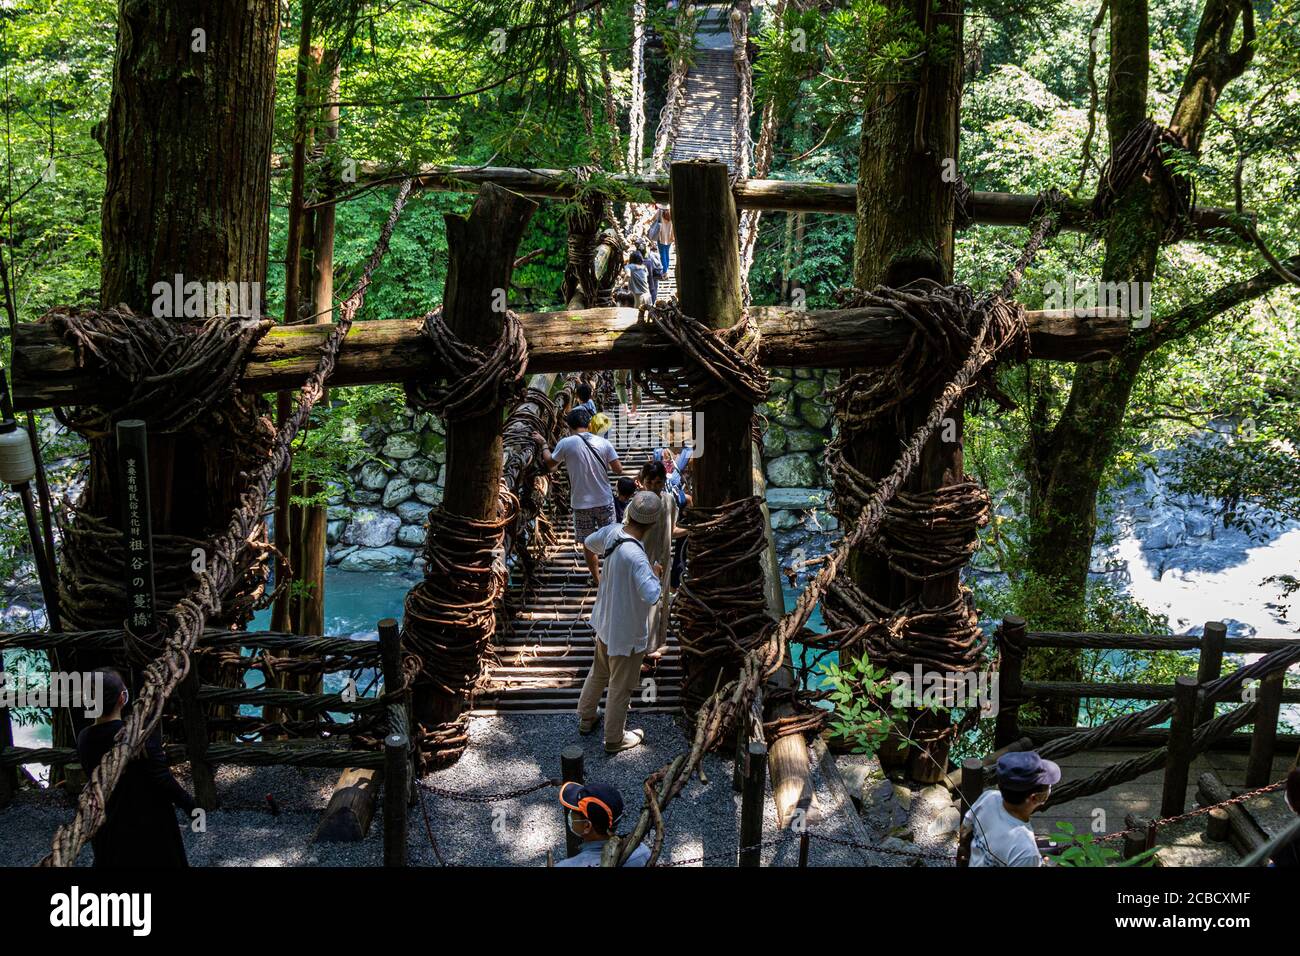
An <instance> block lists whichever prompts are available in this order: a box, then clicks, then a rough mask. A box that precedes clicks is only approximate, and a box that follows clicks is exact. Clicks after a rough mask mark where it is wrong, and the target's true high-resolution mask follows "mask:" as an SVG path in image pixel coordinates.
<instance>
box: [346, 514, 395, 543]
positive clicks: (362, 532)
mask: <svg viewBox="0 0 1300 956" xmlns="http://www.w3.org/2000/svg"><path fill="white" fill-rule="evenodd" d="M401 524H402V519H401V518H399V517H398V516H397V515H395V514H393V513H392V512H390V511H378V510H376V509H374V508H359V509H357V512H356V514H355V515H353V516H352V522H351V524H349V525H348V528H347V530H346V531H345V532H344V533H343V536H342V537H341V538H340V539H339V540H340V541H342V542H343V544H355V545H358V546H359V547H361V548H372V549H373V548H383V547H386V546H387V545H390V544H392V543H393V539H394V538H395V537H397V529H398V528H399V527H401Z"/></svg>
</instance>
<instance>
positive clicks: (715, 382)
mask: <svg viewBox="0 0 1300 956" xmlns="http://www.w3.org/2000/svg"><path fill="white" fill-rule="evenodd" d="M651 315H652V318H653V321H654V324H655V327H656V328H657V329H658V330H659V331H660V332H662V333H663V334H664V336H666V337H667V338H668V339H669V340H670V341H671V342H673V344H675V345H676V346H677V347H678V348H679V349H681V350H682V353H683V354H684V355H685V356H686V359H687V362H686V368H685V376H684V377H683V376H682V373H681V371H680V370H678V369H653V368H652V369H640V370H638V371H637V373H636V374H637V379H638V381H640V382H641V384H643V385H644V386H645V387H646V389H647V391H649V392H651V393H652V394H654V395H655V396H657V397H659V398H661V399H662V400H664V401H667V402H669V403H671V404H679V405H682V404H694V406H695V407H696V408H700V407H702V406H705V405H708V404H709V403H711V402H715V401H717V400H718V399H720V398H724V397H727V396H734V397H735V398H738V399H740V400H741V401H743V402H744V403H745V404H747V405H758V404H761V403H762V402H765V401H767V393H768V387H769V385H770V382H771V377H770V376H769V374H768V372H767V369H765V368H763V366H762V365H760V364H759V362H758V348H759V332H758V325H757V324H756V323H755V322H754V320H753V318H752V317H751V316H750V315H749V313H748V312H747V311H746V312H744V313H742V314H741V317H740V321H739V322H737V323H736V324H735V325H733V326H731V327H730V328H727V329H722V330H720V331H719V330H715V329H711V328H709V327H708V326H707V325H705V324H704V323H703V322H701V321H700V320H699V319H696V318H692V317H691V316H689V315H686V314H685V313H684V312H682V310H681V309H679V308H678V307H677V304H676V303H675V302H669V303H666V304H665V305H662V306H656V307H655V308H654V309H653V310H652V312H651Z"/></svg>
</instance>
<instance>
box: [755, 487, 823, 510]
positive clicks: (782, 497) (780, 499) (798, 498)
mask: <svg viewBox="0 0 1300 956" xmlns="http://www.w3.org/2000/svg"><path fill="white" fill-rule="evenodd" d="M829 498H830V492H829V491H827V490H826V489H825V488H768V489H767V506H768V507H769V508H771V509H772V510H773V511H779V510H787V509H788V510H791V511H807V510H808V509H810V508H816V507H818V506H819V505H824V504H825V503H826V501H827V499H829Z"/></svg>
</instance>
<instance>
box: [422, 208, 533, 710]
mask: <svg viewBox="0 0 1300 956" xmlns="http://www.w3.org/2000/svg"><path fill="white" fill-rule="evenodd" d="M536 208H537V204H536V203H535V202H533V201H532V200H530V199H525V198H524V197H522V196H520V195H518V194H516V193H512V192H510V191H509V190H507V189H502V188H501V187H500V186H497V185H494V184H492V183H485V184H484V185H483V187H482V188H481V189H480V190H479V195H478V199H477V200H476V201H475V203H474V208H473V209H472V210H471V212H470V214H469V215H468V216H459V215H448V216H447V217H446V228H447V249H448V263H447V281H446V284H445V286H444V289H443V319H444V321H445V322H446V323H447V327H448V328H449V329H450V330H451V332H452V334H454V335H455V336H456V337H457V338H459V339H460V340H461V341H462V342H464V343H465V344H466V345H469V346H473V347H475V348H479V349H482V350H483V351H485V352H489V353H490V352H491V351H492V348H493V346H495V345H496V342H497V339H498V338H500V336H501V332H502V328H503V326H504V323H505V311H504V310H505V305H506V301H507V296H508V295H509V289H510V273H511V270H512V268H513V267H514V261H515V253H516V250H517V249H518V247H519V239H520V237H521V236H522V235H523V232H524V229H525V227H526V226H527V225H528V222H529V220H530V219H531V218H532V215H533V212H534V210H536ZM501 423H502V410H501V408H500V407H499V406H497V405H492V406H491V407H485V408H484V409H483V413H482V414H481V415H474V416H472V417H468V418H465V419H463V420H460V421H449V422H447V465H446V469H445V471H446V481H445V482H444V486H445V488H446V492H445V494H444V496H443V501H442V505H441V508H442V509H443V510H444V511H446V512H447V513H448V514H452V515H458V516H461V517H463V518H468V519H471V520H474V521H487V522H490V521H495V520H496V518H497V508H498V503H499V498H498V491H499V488H500V483H501ZM430 573H433V570H432V565H431V566H430ZM420 587H421V585H419V584H417V585H416V588H420ZM408 607H409V603H408ZM410 629H411V625H410V622H409V621H408V622H407V626H406V630H407V631H410ZM451 639H452V640H455V636H452V637H451ZM463 703H464V697H463V695H462V694H461V693H449V692H448V691H446V690H444V689H440V688H439V687H436V686H434V685H433V683H432V682H429V681H424V680H420V681H417V682H416V684H415V688H414V698H413V702H412V716H413V717H414V720H415V721H416V723H418V724H421V725H426V726H435V725H438V724H445V723H449V722H452V721H455V720H456V719H457V718H458V717H459V716H460V714H461V710H462V707H463Z"/></svg>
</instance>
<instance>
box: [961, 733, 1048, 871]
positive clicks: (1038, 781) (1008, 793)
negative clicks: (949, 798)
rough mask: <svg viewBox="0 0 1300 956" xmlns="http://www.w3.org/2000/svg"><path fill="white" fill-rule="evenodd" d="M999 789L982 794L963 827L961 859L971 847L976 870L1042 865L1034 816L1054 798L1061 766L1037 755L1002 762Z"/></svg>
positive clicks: (1006, 758)
mask: <svg viewBox="0 0 1300 956" xmlns="http://www.w3.org/2000/svg"><path fill="white" fill-rule="evenodd" d="M997 769H998V789H997V790H989V791H987V792H986V793H984V794H983V795H981V796H980V798H979V799H978V800H976V801H975V803H974V804H972V805H971V808H970V810H969V811H968V812H967V814H966V818H965V819H964V820H963V821H962V826H961V846H960V848H959V849H958V856H959V857H961V856H962V855H963V852H965V851H966V850H967V848H969V853H970V865H971V866H1042V865H1043V855H1042V853H1041V852H1039V849H1038V840H1037V838H1036V837H1035V836H1034V829H1033V827H1031V826H1030V825H1029V818H1030V816H1031V815H1032V814H1033V813H1034V811H1036V810H1038V809H1039V808H1040V807H1042V806H1043V804H1045V803H1046V802H1047V800H1048V798H1049V797H1050V796H1051V795H1052V784H1054V783H1057V782H1058V781H1059V780H1060V779H1061V768H1060V767H1058V766H1057V765H1056V764H1054V763H1053V762H1052V761H1050V760H1044V759H1043V758H1042V757H1040V756H1038V754H1037V753H1035V752H1033V751H1032V750H1030V751H1023V752H1019V753H1009V754H1003V755H1002V756H1001V757H999V758H998V764H997Z"/></svg>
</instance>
